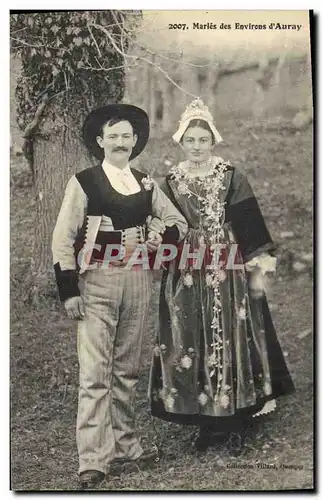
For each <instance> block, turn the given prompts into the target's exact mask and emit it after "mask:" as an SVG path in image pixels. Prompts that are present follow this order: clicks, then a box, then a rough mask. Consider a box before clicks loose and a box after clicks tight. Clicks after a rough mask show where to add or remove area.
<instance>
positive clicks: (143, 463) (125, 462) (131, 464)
mask: <svg viewBox="0 0 323 500" xmlns="http://www.w3.org/2000/svg"><path fill="white" fill-rule="evenodd" d="M158 459H159V455H158V451H157V449H155V448H154V449H148V450H144V451H143V452H142V454H141V455H140V456H139V457H138V458H136V459H134V460H131V459H130V458H115V459H114V460H113V462H112V464H111V466H110V470H109V474H111V475H112V476H120V474H121V473H122V472H132V471H135V470H138V469H141V470H142V469H144V468H147V467H149V466H151V465H154V464H156V463H157V462H158Z"/></svg>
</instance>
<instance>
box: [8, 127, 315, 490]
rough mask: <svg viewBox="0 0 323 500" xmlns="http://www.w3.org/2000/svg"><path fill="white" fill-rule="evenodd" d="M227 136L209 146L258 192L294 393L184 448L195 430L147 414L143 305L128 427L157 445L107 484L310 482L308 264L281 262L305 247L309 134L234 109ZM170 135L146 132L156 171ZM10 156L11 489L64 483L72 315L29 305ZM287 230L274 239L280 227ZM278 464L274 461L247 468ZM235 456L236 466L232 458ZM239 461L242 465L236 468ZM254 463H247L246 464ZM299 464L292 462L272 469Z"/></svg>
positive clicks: (72, 392)
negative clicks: (268, 410)
mask: <svg viewBox="0 0 323 500" xmlns="http://www.w3.org/2000/svg"><path fill="white" fill-rule="evenodd" d="M221 134H222V135H223V137H225V138H226V143H225V144H224V145H223V146H221V147H219V151H217V154H219V155H221V156H223V157H224V158H226V159H229V160H230V161H231V162H232V163H233V164H235V165H236V166H238V167H239V168H241V169H242V170H243V171H245V172H246V173H247V174H248V176H249V180H250V182H251V184H252V186H253V188H254V190H255V192H256V194H257V197H258V199H259V202H260V205H261V207H262V209H263V212H264V215H265V217H266V220H267V223H268V227H269V229H270V231H271V233H272V236H273V238H274V240H275V241H276V242H277V243H278V245H279V252H278V254H279V256H280V257H281V259H280V264H279V266H278V272H277V278H276V280H275V281H274V283H273V285H272V289H271V292H270V303H271V309H272V315H273V319H274V323H275V325H276V327H277V332H278V336H279V339H280V341H281V345H282V348H283V351H284V353H285V356H286V361H287V364H288V366H289V369H290V371H291V374H292V376H293V379H294V383H295V386H296V393H295V394H293V395H292V396H290V397H287V398H282V399H281V400H279V401H278V408H277V411H276V412H275V413H274V414H272V415H270V416H268V417H267V418H266V419H264V420H262V421H260V422H259V424H258V427H257V429H256V431H255V434H254V435H253V436H250V437H249V438H248V440H247V445H246V447H245V448H244V450H242V452H241V453H240V456H239V457H237V456H236V454H235V453H233V451H232V450H231V449H230V447H229V446H228V445H226V446H222V447H218V448H211V449H210V450H209V451H208V452H207V453H205V454H202V455H200V454H197V453H194V452H193V451H192V448H191V444H190V443H191V438H192V435H193V434H194V432H195V431H196V429H195V428H194V427H182V426H180V425H176V424H168V423H165V422H162V421H158V420H156V419H154V420H153V419H152V418H151V417H150V416H149V413H148V406H147V399H146V393H147V382H148V372H149V363H150V354H151V349H152V346H153V344H154V333H153V324H154V313H156V303H157V298H158V293H157V288H158V283H157V282H156V287H155V289H156V293H155V295H154V297H153V300H152V315H151V319H150V322H149V325H147V329H146V333H145V341H144V352H143V363H142V374H141V378H140V382H139V387H138V395H137V403H136V404H137V414H138V419H137V428H138V434H139V435H140V436H141V439H142V441H143V443H145V442H147V443H155V444H156V445H157V446H158V448H159V449H161V450H162V456H161V459H160V462H159V463H158V464H156V465H155V467H154V468H152V469H147V470H143V471H139V470H138V472H134V473H131V474H123V475H121V476H120V477H119V478H114V479H111V481H108V482H107V483H106V484H105V485H104V487H103V489H106V490H143V491H144V490H150V491H170V490H172V491H173V490H178V491H181V490H196V491H198V490H212V491H219V490H293V489H311V488H312V487H313V412H312V401H313V399H312V398H313V395H312V386H313V372H312V365H313V359H312V336H311V335H307V336H305V337H304V338H302V339H300V338H298V335H299V333H301V332H304V331H305V330H307V329H311V327H312V282H311V274H310V272H308V269H305V271H304V272H303V273H296V272H293V271H291V270H290V269H289V268H287V266H286V263H285V260H284V255H285V253H286V252H289V253H290V254H291V255H292V256H293V259H296V260H297V258H298V256H299V255H301V254H302V253H309V252H311V251H312V228H311V220H312V219H311V218H312V158H311V148H312V135H311V130H306V131H304V132H301V133H299V134H294V133H291V132H288V131H286V130H285V129H280V128H276V129H275V128H272V129H270V130H269V129H266V128H264V127H256V126H254V125H252V124H251V123H248V122H242V121H241V120H239V119H236V120H231V121H229V120H228V121H227V122H226V123H225V124H224V126H223V127H222V128H221ZM180 154H181V153H180V151H179V150H178V149H177V148H176V146H174V145H173V144H172V143H171V140H170V139H169V140H168V139H167V138H165V139H163V140H157V139H155V140H152V141H151V142H150V144H149V147H148V148H147V149H146V150H145V151H144V153H143V154H142V155H141V156H140V164H139V165H138V167H140V168H142V169H143V170H145V171H149V172H151V173H152V174H153V175H154V176H155V177H156V178H161V177H162V176H163V175H165V173H166V171H167V170H168V169H169V165H166V164H165V161H166V162H174V161H177V160H178V159H179V158H180ZM18 160H19V159H17V158H16V159H14V161H13V165H12V198H11V213H12V218H11V449H12V456H11V460H12V464H11V465H12V488H13V489H14V490H49V491H52V490H75V489H76V488H77V476H76V471H77V466H78V461H77V451H76V445H75V417H76V410H77V390H78V361H77V356H76V335H75V324H74V323H73V322H72V321H70V320H68V319H66V317H65V316H64V313H63V311H62V309H61V308H60V306H59V304H58V302H57V301H54V300H48V301H44V302H43V303H40V304H39V306H38V307H37V309H35V308H32V307H31V306H30V305H29V304H28V286H29V282H28V267H29V262H30V258H31V245H26V241H28V242H30V240H31V238H32V234H33V213H34V203H33V199H32V195H31V188H30V186H29V185H28V173H26V167H25V165H24V163H23V162H22V161H19V162H18ZM286 230H288V231H293V233H294V237H293V238H291V239H284V238H283V237H282V236H281V232H282V231H286ZM257 463H262V464H277V469H275V470H273V469H269V468H267V469H266V468H257V465H256V464H257ZM234 464H236V465H237V466H238V468H233V467H234ZM243 466H248V467H249V469H244V468H243ZM252 466H253V468H251V467H252ZM280 466H298V467H301V469H300V470H293V469H288V470H286V469H281V468H280Z"/></svg>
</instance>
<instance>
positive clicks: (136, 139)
mask: <svg viewBox="0 0 323 500" xmlns="http://www.w3.org/2000/svg"><path fill="white" fill-rule="evenodd" d="M137 141H138V136H137V134H133V146H132V147H134V146H135V145H136V144H137Z"/></svg>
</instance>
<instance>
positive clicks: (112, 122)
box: [99, 116, 136, 137]
mask: <svg viewBox="0 0 323 500" xmlns="http://www.w3.org/2000/svg"><path fill="white" fill-rule="evenodd" d="M120 122H128V123H130V125H131V127H132V131H133V134H134V135H135V134H136V131H135V129H134V127H133V125H132V123H131V122H130V121H129V120H127V119H126V118H120V117H118V116H114V117H113V118H110V119H109V120H107V121H106V122H104V123H102V125H101V127H100V130H99V136H100V137H103V129H104V127H105V126H106V125H109V127H112V126H113V125H116V124H117V123H120Z"/></svg>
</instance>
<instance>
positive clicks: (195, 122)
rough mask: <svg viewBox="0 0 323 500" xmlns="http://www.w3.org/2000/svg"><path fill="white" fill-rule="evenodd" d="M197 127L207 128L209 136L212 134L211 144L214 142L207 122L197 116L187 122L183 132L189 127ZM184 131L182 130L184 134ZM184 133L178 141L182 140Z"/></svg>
mask: <svg viewBox="0 0 323 500" xmlns="http://www.w3.org/2000/svg"><path fill="white" fill-rule="evenodd" d="M197 127H200V128H203V129H204V130H208V131H209V132H210V134H211V136H212V144H215V138H214V135H213V132H212V130H211V129H210V126H209V124H208V122H206V121H205V120H200V119H198V118H195V119H194V120H191V121H190V123H189V124H188V126H187V129H186V130H185V132H186V131H187V130H188V129H189V128H197ZM185 132H184V134H185ZM184 134H183V136H182V138H181V140H180V142H182V141H183V137H184Z"/></svg>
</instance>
